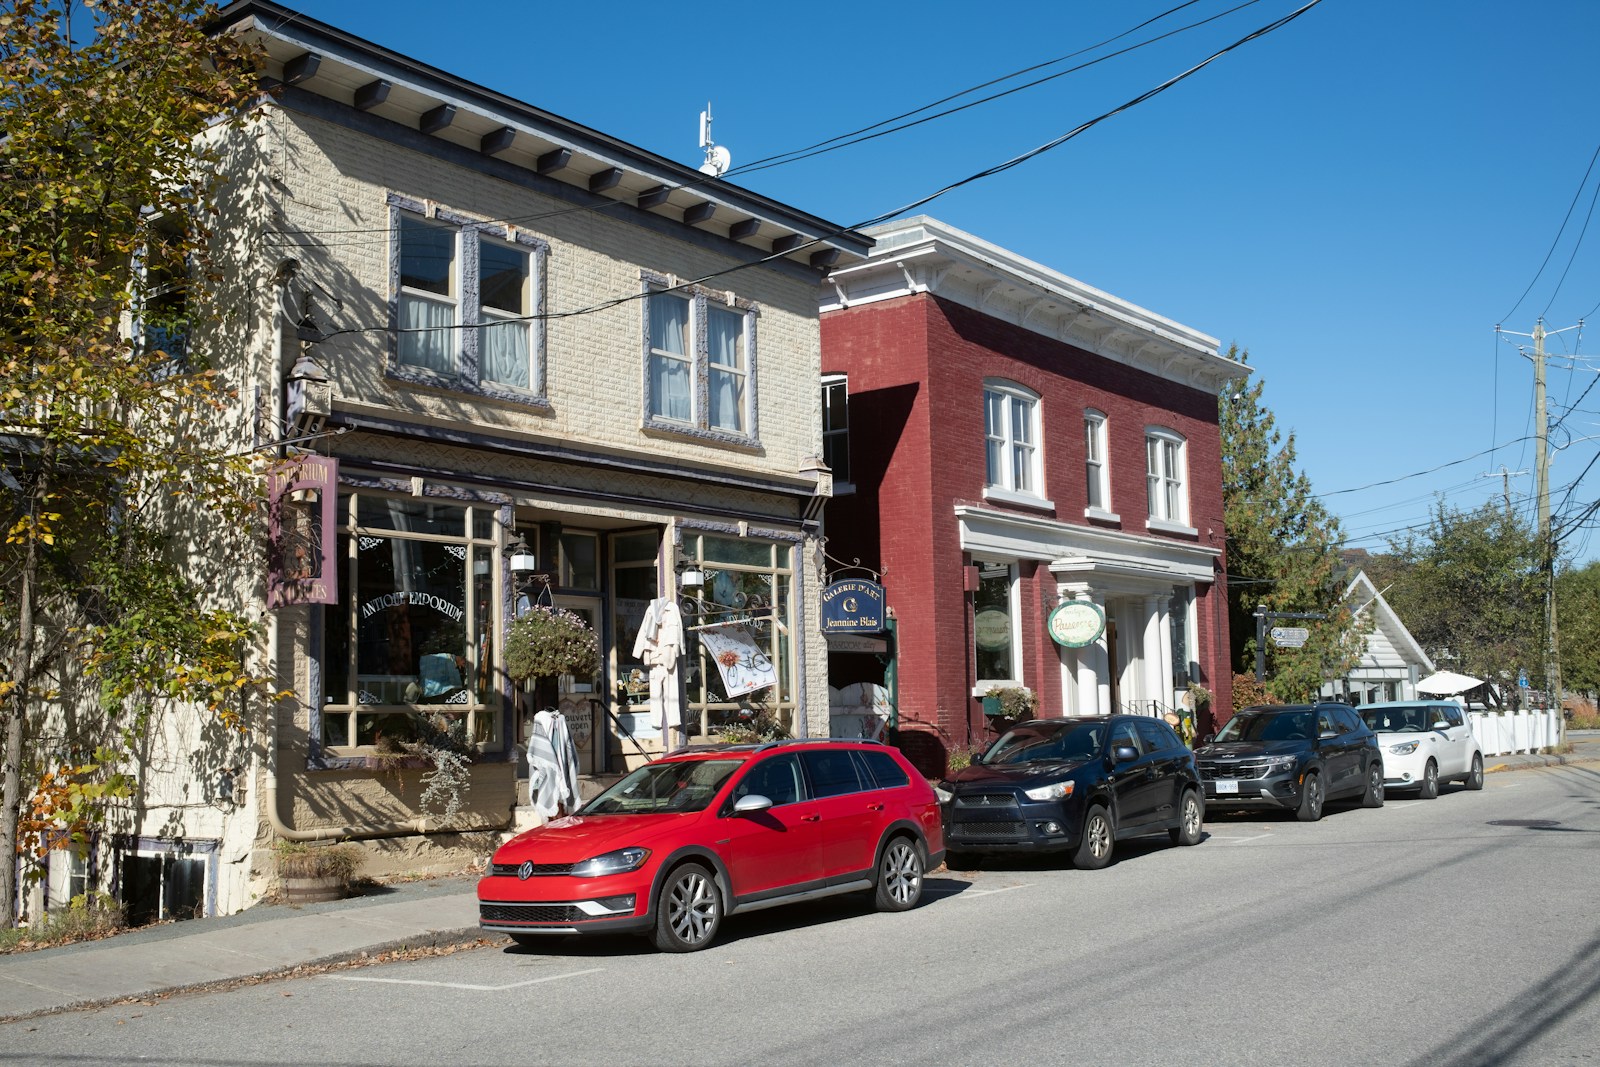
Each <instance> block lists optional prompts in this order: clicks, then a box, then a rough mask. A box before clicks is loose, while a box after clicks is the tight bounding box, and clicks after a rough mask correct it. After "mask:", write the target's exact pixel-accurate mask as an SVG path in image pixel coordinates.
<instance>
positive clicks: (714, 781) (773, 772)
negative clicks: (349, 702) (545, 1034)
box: [478, 739, 944, 952]
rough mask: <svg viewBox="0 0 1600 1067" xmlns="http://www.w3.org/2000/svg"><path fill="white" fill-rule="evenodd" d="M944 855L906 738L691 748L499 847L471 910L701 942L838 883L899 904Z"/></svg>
mask: <svg viewBox="0 0 1600 1067" xmlns="http://www.w3.org/2000/svg"><path fill="white" fill-rule="evenodd" d="M943 859H944V838H943V836H942V832H941V828H940V817H939V803H938V800H937V799H936V798H935V796H934V793H933V789H932V787H930V786H929V785H928V783H927V782H926V781H924V780H923V779H922V778H921V776H919V775H918V774H917V773H916V772H915V771H914V770H912V769H911V767H910V765H909V764H907V763H906V761H905V757H904V756H902V755H901V754H900V752H899V751H898V750H897V749H893V748H890V747H888V746H886V745H883V744H879V743H877V742H871V741H840V740H832V739H816V740H797V741H774V742H769V743H767V744H761V745H727V746H718V747H717V748H715V749H696V750H686V751H683V752H677V753H673V754H672V755H670V756H667V757H666V758H664V759H660V760H657V761H656V762H654V763H651V764H648V765H646V766H644V767H640V768H639V769H638V770H636V771H634V772H633V773H632V774H629V775H628V776H627V777H625V778H623V779H622V780H621V781H619V782H618V783H617V784H616V785H613V786H612V787H611V788H610V789H608V790H606V791H605V792H604V793H602V794H600V795H599V796H598V797H595V798H594V799H593V800H591V801H590V802H589V803H588V804H586V805H584V806H583V808H582V809H581V810H580V811H578V813H577V814H576V815H571V816H568V817H566V818H563V819H557V820H555V821H553V822H550V823H547V824H545V825H544V826H540V827H537V828H535V829H533V830H529V831H527V832H526V833H522V834H518V835H517V836H516V837H514V838H512V839H511V840H510V841H508V842H506V843H505V844H504V845H501V846H500V848H499V849H497V850H496V851H495V854H494V857H493V859H492V860H491V861H490V865H489V873H488V875H487V876H486V877H484V878H483V879H481V880H480V881H479V882H478V918H479V924H480V925H481V926H482V927H483V928H484V929H485V930H493V931H496V932H498V933H506V934H510V935H511V936H512V937H513V938H514V939H515V940H516V941H517V942H519V943H521V944H528V943H530V942H532V941H533V940H534V939H536V938H537V937H538V936H539V935H546V934H584V933H618V932H628V931H631V932H637V933H643V934H648V935H649V936H650V938H651V940H652V941H654V943H655V945H656V947H657V948H659V949H662V950H663V951H666V952H692V951H694V950H695V949H701V948H705V947H706V946H707V945H709V944H710V943H711V941H712V940H713V939H714V938H715V937H716V935H717V928H718V927H719V926H721V924H722V919H723V917H724V916H726V915H734V914H738V913H741V912H746V911H755V910H757V909H759V908H768V907H773V906H774V905H778V904H789V903H793V902H795V901H800V900H810V899H814V898H816V897H822V896H831V895H832V894H835V893H847V892H852V891H856V890H870V891H872V892H874V894H875V896H876V901H877V906H878V908H879V909H881V910H884V911H905V910H906V909H908V908H911V907H913V906H915V905H916V903H917V901H918V900H920V899H921V897H922V879H923V875H924V874H925V873H926V871H927V870H928V868H929V866H930V865H931V866H938V864H939V863H940V862H942V861H943Z"/></svg>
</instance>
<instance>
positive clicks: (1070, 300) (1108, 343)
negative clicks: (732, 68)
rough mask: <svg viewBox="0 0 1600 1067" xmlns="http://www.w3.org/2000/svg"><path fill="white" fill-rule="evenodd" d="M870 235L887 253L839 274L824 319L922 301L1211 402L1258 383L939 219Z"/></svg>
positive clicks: (1148, 320)
mask: <svg viewBox="0 0 1600 1067" xmlns="http://www.w3.org/2000/svg"><path fill="white" fill-rule="evenodd" d="M863 232H864V233H865V234H867V235H868V236H870V237H872V238H874V239H875V240H876V242H877V243H876V245H875V246H874V247H873V249H872V252H871V253H870V255H869V256H868V258H867V259H866V261H865V262H861V263H853V264H848V265H844V266H840V267H836V268H835V269H834V270H832V271H831V272H830V273H829V275H828V280H827V282H826V283H825V284H824V286H823V294H822V311H823V313H824V314H826V313H827V312H830V311H838V310H842V309H844V308H848V307H855V306H859V305H862V304H869V303H873V302H875V301H880V300H890V299H894V298H896V297H902V296H908V295H911V294H917V293H922V294H927V295H931V296H936V297H939V298H941V299H944V300H949V301H951V302H952V303H956V304H960V305H962V306H964V307H969V308H972V309H973V310H975V311H979V312H982V313H983V314H985V315H989V316H991V317H993V318H996V319H1000V320H1003V321H1006V322H1010V323H1012V324H1014V325H1016V326H1020V327H1022V328H1023V329H1026V330H1030V331H1032V332H1034V333H1037V334H1040V335H1041V336H1044V337H1049V338H1051V339H1053V340H1057V341H1062V342H1065V343H1067V344H1070V345H1073V346H1075V347H1078V348H1081V349H1084V350H1085V351H1088V352H1091V353H1093V354H1095V355H1098V356H1104V357H1105V358H1107V359H1111V360H1114V361H1116V362H1118V363H1123V364H1127V365H1129V366H1133V367H1137V368H1139V369H1140V370H1144V371H1148V372H1149V373H1151V374H1155V375H1157V376H1159V377H1162V378H1166V379H1168V380H1169V381H1174V382H1177V383H1179V384H1182V385H1188V386H1191V387H1193V388H1197V389H1204V390H1206V391H1208V392H1216V391H1217V390H1219V389H1221V388H1222V386H1223V384H1224V383H1226V382H1229V381H1234V380H1238V379H1242V378H1244V377H1246V376H1247V375H1248V374H1249V373H1250V368H1249V367H1248V366H1247V365H1246V364H1244V363H1241V362H1238V361H1236V360H1231V359H1228V358H1227V357H1226V356H1223V355H1220V354H1219V353H1218V346H1219V342H1218V341H1217V339H1216V338H1215V337H1210V336H1208V335H1206V334H1203V333H1201V332H1200V331H1198V330H1194V329H1191V328H1190V327H1188V326H1184V325H1182V324H1180V323H1177V322H1174V321H1173V320H1171V319H1168V318H1165V317H1163V316H1161V315H1157V314H1156V313H1155V312H1153V311H1149V310H1147V309H1145V308H1142V307H1139V306H1138V305H1136V304H1131V303H1129V302H1128V301H1126V300H1122V299H1119V298H1118V297H1115V296H1112V295H1111V294H1110V293H1106V292H1103V291H1101V290H1099V289H1096V288H1094V287H1093V286H1090V285H1086V284H1085V283H1083V282H1081V281H1078V280H1077V279H1076V278H1071V277H1068V276H1067V275H1065V274H1062V273H1061V272H1060V271H1056V270H1052V269H1051V268H1049V267H1046V266H1044V265H1043V264H1040V263H1036V262H1034V261H1033V260H1030V259H1027V258H1025V257H1023V256H1019V255H1016V254H1015V253H1013V252H1009V251H1007V250H1006V249H1003V248H1001V247H999V246H998V245H994V244H990V243H989V242H988V241H985V240H983V239H982V238H979V237H976V236H974V235H972V234H970V233H966V232H965V231H963V230H958V229H956V228H955V227H953V226H949V225H946V224H945V223H942V222H940V221H938V220H937V219H933V218H929V217H928V216H925V215H922V216H917V217H915V218H910V219H904V220H901V221H898V222H891V223H886V224H884V225H881V226H871V227H868V228H866V229H865V230H864V231H863Z"/></svg>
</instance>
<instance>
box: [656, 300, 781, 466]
mask: <svg viewBox="0 0 1600 1067" xmlns="http://www.w3.org/2000/svg"><path fill="white" fill-rule="evenodd" d="M645 281H646V285H647V286H648V294H649V295H648V297H647V298H646V300H645V330H646V338H645V346H646V351H647V356H646V364H647V368H646V373H645V421H646V423H647V424H650V425H654V426H655V427H657V428H668V429H682V430H689V431H708V432H711V433H714V434H716V435H718V436H730V435H731V436H734V437H741V438H749V437H754V436H755V380H756V379H755V315H756V313H755V307H754V305H752V304H749V303H748V302H745V301H734V302H733V303H731V304H730V303H729V302H728V299H727V298H726V297H723V296H721V295H720V294H712V293H710V292H708V291H704V290H700V289H696V288H689V289H683V290H679V289H674V288H673V287H672V286H671V285H670V284H668V283H667V281H666V279H663V278H657V277H653V276H649V275H647V276H646V279H645Z"/></svg>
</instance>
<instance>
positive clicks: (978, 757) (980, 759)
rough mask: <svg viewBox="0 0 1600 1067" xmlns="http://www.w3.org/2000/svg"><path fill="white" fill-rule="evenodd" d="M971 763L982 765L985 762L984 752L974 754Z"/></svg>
mask: <svg viewBox="0 0 1600 1067" xmlns="http://www.w3.org/2000/svg"><path fill="white" fill-rule="evenodd" d="M971 762H972V763H974V764H977V763H982V762H983V753H982V752H974V753H973V754H972V760H971Z"/></svg>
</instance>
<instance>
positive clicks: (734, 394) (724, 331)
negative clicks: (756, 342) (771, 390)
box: [706, 311, 745, 431]
mask: <svg viewBox="0 0 1600 1067" xmlns="http://www.w3.org/2000/svg"><path fill="white" fill-rule="evenodd" d="M706 326H707V329H706V346H707V348H708V349H709V352H708V355H709V357H710V362H711V370H710V375H709V379H710V380H709V385H710V402H711V413H710V414H711V425H712V426H713V427H715V428H716V429H719V430H735V431H740V430H743V429H744V380H745V376H744V374H743V373H742V372H743V370H744V353H743V341H744V317H743V316H742V315H730V314H728V313H727V312H725V311H717V312H714V313H713V314H712V315H711V317H710V320H709V322H707V324H706Z"/></svg>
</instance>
